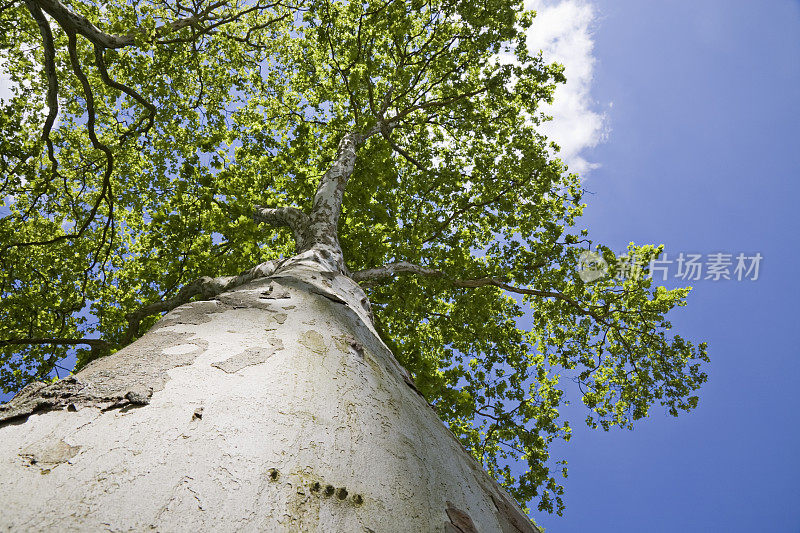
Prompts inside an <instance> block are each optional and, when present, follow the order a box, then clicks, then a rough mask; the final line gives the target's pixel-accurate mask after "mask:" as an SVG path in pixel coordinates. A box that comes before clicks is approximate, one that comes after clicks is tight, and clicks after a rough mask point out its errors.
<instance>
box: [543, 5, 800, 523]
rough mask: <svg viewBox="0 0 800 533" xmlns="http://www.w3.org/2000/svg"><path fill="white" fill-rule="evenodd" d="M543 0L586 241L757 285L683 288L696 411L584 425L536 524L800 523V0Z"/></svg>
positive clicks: (679, 318)
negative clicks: (701, 351)
mask: <svg viewBox="0 0 800 533" xmlns="http://www.w3.org/2000/svg"><path fill="white" fill-rule="evenodd" d="M538 6H539V7H540V9H541V11H542V14H543V15H544V16H555V15H557V13H556V12H555V11H553V10H554V9H556V8H558V9H561V11H562V12H563V13H567V12H568V10H570V9H571V10H572V11H571V12H570V13H571V14H572V16H571V18H570V20H571V22H570V23H565V22H563V21H562V22H561V23H562V24H563V26H564V28H566V29H567V31H566V32H565V33H564V34H563V35H561V37H560V38H559V39H558V40H557V42H559V43H560V46H561V47H562V48H566V50H562V52H564V53H565V54H566V55H565V58H564V59H563V60H564V62H565V64H566V68H567V71H566V74H567V78H568V79H569V78H570V60H572V61H573V62H574V64H575V68H574V71H575V72H576V75H577V78H578V85H579V86H578V87H577V88H576V89H574V90H573V89H570V91H572V93H570V95H569V96H570V98H571V101H572V102H573V104H574V103H575V102H577V103H578V105H572V106H571V108H570V109H566V110H565V111H564V112H565V113H567V115H569V114H570V113H571V115H569V116H571V119H570V120H568V121H567V122H568V123H569V126H567V130H566V131H564V128H562V127H560V126H555V125H554V131H553V134H554V135H555V136H556V137H558V135H563V136H565V137H564V138H565V139H567V142H568V143H570V142H571V143H572V144H571V145H570V146H569V149H568V150H567V152H566V155H567V159H568V160H570V161H571V162H572V163H573V167H576V168H580V169H581V170H583V171H584V174H585V175H586V181H585V186H586V188H587V189H588V190H589V191H591V192H592V194H590V195H587V196H586V198H587V202H588V203H589V205H590V207H589V209H588V210H587V214H586V217H584V225H586V226H588V227H589V228H590V229H591V231H592V235H593V237H594V238H595V239H596V240H598V241H601V242H604V243H605V244H607V245H609V246H611V247H612V248H614V249H617V250H620V251H621V250H623V249H624V248H625V246H626V244H627V243H628V242H629V241H635V242H637V243H638V244H644V243H664V244H665V245H666V251H667V253H668V254H671V255H672V257H674V256H675V255H677V254H678V253H680V252H684V253H701V254H709V253H716V252H726V253H731V254H738V253H740V252H744V253H746V254H748V255H751V254H754V253H756V252H760V253H761V254H762V256H763V260H762V262H761V269H760V272H759V279H758V280H756V281H750V280H747V281H733V280H732V281H717V282H714V281H705V280H700V281H697V282H692V284H693V285H694V287H695V289H694V291H693V292H692V293H691V295H690V296H689V305H688V306H687V307H686V308H683V309H680V310H678V311H677V312H675V313H674V315H673V316H672V318H673V324H674V325H675V327H676V331H677V332H679V333H680V334H682V335H684V336H687V337H689V338H692V339H694V340H707V341H708V342H709V352H710V355H711V365H710V366H709V368H708V371H709V374H710V380H709V383H708V384H707V385H706V386H705V387H704V388H703V389H702V390H701V392H700V396H701V401H700V405H699V407H698V408H697V409H696V411H694V412H692V413H690V414H688V415H683V416H681V417H679V418H672V417H670V416H669V415H667V414H666V413H664V412H662V411H661V410H659V409H654V410H653V411H652V413H651V415H650V417H649V418H648V419H645V420H643V421H641V422H640V423H639V424H638V426H637V427H636V429H635V430H634V431H632V432H631V431H620V430H617V431H611V432H609V433H603V432H602V431H594V430H590V429H588V428H585V427H583V426H581V425H576V427H575V433H574V437H573V439H572V440H571V441H570V442H569V443H566V444H557V445H556V447H555V448H554V455H557V456H559V457H564V458H566V459H567V460H568V461H569V472H570V473H569V478H568V479H567V480H565V485H566V498H565V501H566V505H567V509H566V512H565V516H564V517H558V516H555V515H553V516H548V515H541V514H535V516H536V519H537V522H538V523H540V524H541V525H543V526H545V527H546V528H547V530H548V531H553V532H556V531H557V532H584V531H593V532H604V531H615V532H621V531H622V532H627V531H635V532H641V531H647V532H660V531H664V532H667V531H668V532H670V533H674V532H676V531H680V532H684V533H685V532H695V531H696V532H708V531H726V532H737V531H742V532H745V531H747V532H752V531H768V532H794V533H797V532H800V481H798V478H799V477H800V394H799V393H800V384H799V383H800V347H799V346H800V342H798V338H797V332H798V329H800V328H798V325H800V324H799V321H798V318H797V303H798V296H800V291H798V288H797V279H798V274H799V273H800V253H798V245H800V242H798V241H800V239H798V237H797V231H798V229H800V224H798V215H797V212H798V207H797V202H798V200H799V199H800V184H798V178H800V125H799V122H800V2H797V1H787V0H783V1H780V0H768V1H763V2H752V1H751V2H744V1H730V0H729V1H712V0H695V1H692V2H688V1H676V2H669V3H656V2H643V1H641V0H638V1H634V0H614V1H611V0H596V1H593V2H588V1H577V0H576V1H569V0H567V1H564V2H556V1H550V2H538ZM547 10H550V11H547ZM575 14H580V17H579V18H580V19H581V20H580V21H579V23H575V20H576V17H575ZM544 16H543V17H542V19H543V20H545V18H544ZM551 20H552V21H553V23H554V24H558V23H559V20H558V18H557V17H556V18H555V19H551ZM587 41H588V48H587ZM543 42H544V45H547V46H550V45H552V46H553V47H554V48H552V50H551V51H553V50H556V48H557V45H554V44H553V41H549V44H548V42H546V40H545V41H541V39H540V40H538V41H537V43H538V44H542V43H543ZM570 43H571V44H570ZM587 69H588V70H589V74H588V76H587V75H586V71H587ZM568 99H569V98H568ZM568 107H569V106H568ZM554 114H556V119H557V120H558V118H559V117H558V114H557V113H554ZM598 117H599V119H600V120H599V123H598ZM584 118H585V120H583V119H584ZM576 128H577V129H576ZM576 131H577V132H576ZM592 145H594V146H592ZM670 275H673V272H672V271H671V272H670ZM667 284H668V285H669V286H679V285H682V283H680V280H674V279H672V280H670V281H669V282H667ZM683 284H686V283H685V282H684V283H683ZM573 409H574V413H575V415H574V416H573V417H572V418H577V419H579V420H580V419H581V418H582V417H581V416H580V411H579V408H578V407H575V408H573Z"/></svg>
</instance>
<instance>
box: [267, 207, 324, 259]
mask: <svg viewBox="0 0 800 533" xmlns="http://www.w3.org/2000/svg"><path fill="white" fill-rule="evenodd" d="M253 220H255V221H256V222H263V223H265V224H269V225H270V226H275V227H288V228H290V229H291V230H292V234H293V235H294V242H295V248H296V249H297V250H298V251H299V250H302V249H303V248H304V247H305V241H306V231H307V230H308V225H309V221H310V219H309V217H308V215H306V214H305V213H303V212H302V211H301V210H299V209H297V208H296V207H277V208H269V207H261V206H260V205H257V206H255V212H254V213H253Z"/></svg>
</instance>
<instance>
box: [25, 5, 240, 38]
mask: <svg viewBox="0 0 800 533" xmlns="http://www.w3.org/2000/svg"><path fill="white" fill-rule="evenodd" d="M32 1H33V2H35V3H36V4H38V6H39V7H40V8H41V9H43V10H44V11H45V12H46V13H47V14H48V15H50V16H51V17H53V18H54V19H55V20H56V21H57V22H58V24H59V25H60V26H61V27H62V28H64V30H65V31H67V32H73V33H77V34H80V35H83V36H84V37H86V38H87V39H88V40H89V41H91V42H92V43H93V44H95V45H97V46H101V47H103V48H124V47H126V46H131V45H133V44H135V43H136V37H137V36H143V35H146V33H145V32H144V31H143V30H138V29H137V30H134V31H131V32H130V33H128V34H126V35H114V34H111V33H106V32H104V31H102V30H100V29H99V28H98V27H97V26H95V25H94V24H92V23H91V22H90V21H89V19H87V18H86V17H84V16H83V15H79V14H77V13H75V12H74V11H72V10H70V9H69V8H68V7H66V6H65V5H64V4H62V3H61V2H60V1H59V0H32ZM224 4H225V2H215V3H213V4H211V5H210V6H208V7H207V8H206V9H204V10H203V11H201V12H199V13H197V14H195V15H192V16H190V17H185V18H181V19H178V20H175V21H173V22H170V23H168V24H164V25H162V26H159V27H158V28H157V29H156V35H165V34H168V33H172V32H174V31H177V30H180V29H181V28H185V27H187V26H191V25H192V24H196V23H197V22H200V21H201V20H203V19H204V18H205V17H207V16H208V14H209V13H210V12H211V11H213V10H214V9H216V8H218V7H220V6H222V5H224Z"/></svg>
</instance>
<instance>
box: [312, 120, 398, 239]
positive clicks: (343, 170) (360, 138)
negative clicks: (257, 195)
mask: <svg viewBox="0 0 800 533" xmlns="http://www.w3.org/2000/svg"><path fill="white" fill-rule="evenodd" d="M397 121H398V120H397V118H392V119H390V120H379V121H378V123H377V124H375V125H374V126H373V127H371V128H370V129H368V130H366V131H365V132H363V133H358V132H350V133H347V134H346V135H345V136H344V137H343V138H342V140H341V141H340V142H339V147H338V149H337V151H336V157H335V158H334V160H333V163H332V164H331V167H330V168H329V169H328V171H327V172H325V174H324V175H323V176H322V179H320V182H319V185H318V186H317V192H316V194H314V203H313V204H312V207H311V215H310V217H309V225H308V233H307V235H308V238H307V240H306V246H305V248H310V247H311V246H313V245H315V244H323V245H328V246H331V247H333V248H334V249H335V250H339V239H338V236H337V228H338V224H339V215H340V214H341V212H342V198H343V197H344V189H345V187H346V186H347V180H348V179H350V176H351V175H352V174H353V169H354V168H355V163H356V149H357V148H358V146H359V145H360V144H363V143H364V141H366V140H367V139H368V138H370V137H372V136H373V135H375V134H377V133H381V132H384V133H385V132H387V131H389V130H391V129H392V128H393V127H395V125H396V124H397ZM340 253H341V252H340Z"/></svg>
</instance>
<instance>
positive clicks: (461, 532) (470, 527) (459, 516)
mask: <svg viewBox="0 0 800 533" xmlns="http://www.w3.org/2000/svg"><path fill="white" fill-rule="evenodd" d="M446 512H447V518H449V519H450V522H449V523H447V524H446V527H445V530H447V531H448V532H453V533H478V530H477V529H475V524H474V523H473V522H472V518H470V517H469V515H468V514H467V513H465V512H464V511H462V510H461V509H458V508H456V507H454V506H453V504H452V503H450V502H447V509H446Z"/></svg>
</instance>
